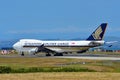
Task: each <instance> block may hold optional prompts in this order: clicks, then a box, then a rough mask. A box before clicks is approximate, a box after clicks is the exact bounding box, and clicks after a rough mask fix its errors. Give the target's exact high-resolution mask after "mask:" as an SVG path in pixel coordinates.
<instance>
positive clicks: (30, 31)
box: [8, 26, 87, 34]
mask: <svg viewBox="0 0 120 80" xmlns="http://www.w3.org/2000/svg"><path fill="white" fill-rule="evenodd" d="M83 31H87V29H79V28H78V27H74V26H69V27H59V28H51V29H49V28H46V29H40V28H39V29H28V30H11V31H8V33H9V34H40V33H47V34H49V33H76V32H83Z"/></svg>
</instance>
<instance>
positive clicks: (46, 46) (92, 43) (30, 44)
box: [13, 23, 107, 56]
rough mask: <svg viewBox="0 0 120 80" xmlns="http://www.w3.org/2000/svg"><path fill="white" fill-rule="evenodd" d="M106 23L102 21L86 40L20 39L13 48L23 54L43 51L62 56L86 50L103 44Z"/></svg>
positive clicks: (47, 54)
mask: <svg viewBox="0 0 120 80" xmlns="http://www.w3.org/2000/svg"><path fill="white" fill-rule="evenodd" d="M106 27H107V23H102V24H101V25H100V26H99V27H98V28H97V29H96V30H95V31H94V32H93V33H92V34H91V35H90V36H89V37H88V38H87V39H86V40H79V41H75V40H64V41H61V40H53V41H52V40H51V41H48V40H46V41H43V40H37V39H21V40H19V41H18V42H16V43H15V44H14V45H13V48H14V49H15V50H16V51H17V52H19V53H20V54H21V56H24V54H25V53H29V54H34V55H35V54H37V53H39V52H45V53H46V56H51V53H52V54H53V55H54V56H63V53H71V52H79V53H83V52H86V51H87V50H88V49H89V48H93V47H97V46H101V45H104V43H105V41H104V40H103V38H104V33H105V31H106Z"/></svg>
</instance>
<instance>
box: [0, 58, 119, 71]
mask: <svg viewBox="0 0 120 80" xmlns="http://www.w3.org/2000/svg"><path fill="white" fill-rule="evenodd" d="M0 66H6V67H10V68H11V69H12V70H19V69H20V70H21V69H22V70H26V71H28V70H29V69H31V68H33V69H42V70H43V72H46V69H48V71H50V72H51V70H50V69H53V70H54V71H55V72H57V70H61V71H62V70H64V69H67V70H68V71H70V69H74V70H73V71H75V72H77V70H78V71H80V72H81V71H82V70H83V72H84V70H85V71H86V70H88V72H89V71H95V72H120V62H119V61H101V60H82V59H63V58H59V59H57V58H0ZM55 69H57V70H55ZM54 71H53V72H54ZM61 71H58V72H61ZM73 71H72V70H71V72H73ZM31 72H32V71H31ZM37 72H38V71H37ZM63 72H64V71H63ZM65 72H66V71H65Z"/></svg>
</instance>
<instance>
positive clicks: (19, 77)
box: [0, 72, 120, 80]
mask: <svg viewBox="0 0 120 80" xmlns="http://www.w3.org/2000/svg"><path fill="white" fill-rule="evenodd" d="M0 78H1V79H2V80H119V79H120V73H108V72H105V73H101V72H69V73H68V72H60V73H57V72H52V73H50V72H47V73H44V72H41V73H26V74H25V73H22V74H21V73H19V74H1V75H0Z"/></svg>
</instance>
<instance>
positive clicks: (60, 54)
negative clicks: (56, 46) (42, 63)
mask: <svg viewBox="0 0 120 80" xmlns="http://www.w3.org/2000/svg"><path fill="white" fill-rule="evenodd" d="M46 56H51V54H50V53H47V54H46ZM54 56H63V53H55V54H54Z"/></svg>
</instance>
